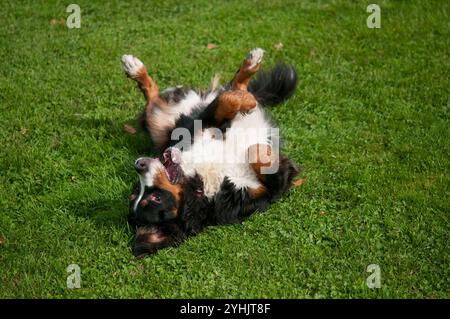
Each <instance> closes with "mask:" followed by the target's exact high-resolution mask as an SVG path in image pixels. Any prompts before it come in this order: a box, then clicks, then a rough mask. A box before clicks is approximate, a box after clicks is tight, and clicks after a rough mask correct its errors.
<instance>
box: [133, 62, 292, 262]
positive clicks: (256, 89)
mask: <svg viewBox="0 0 450 319" xmlns="http://www.w3.org/2000/svg"><path fill="white" fill-rule="evenodd" d="M296 85H297V73H296V72H295V70H294V68H293V67H291V66H288V65H284V64H279V65H277V66H276V67H275V68H274V69H273V70H271V71H269V72H259V73H258V75H257V77H256V78H255V79H253V80H251V81H250V85H249V91H250V92H251V93H252V94H253V95H254V96H255V97H256V99H257V100H258V102H259V103H260V104H262V105H264V106H271V105H276V104H279V103H281V102H283V101H285V100H286V99H288V98H289V97H290V96H291V95H292V94H293V92H294V90H295V88H296ZM226 89H227V87H224V88H223V89H221V90H226ZM185 92H186V91H185V89H175V90H171V91H167V92H166V94H163V96H162V99H164V100H165V101H166V102H168V103H172V102H173V103H178V102H180V101H181V100H182V99H183V98H184V97H185ZM216 109H217V98H216V99H215V100H214V101H213V102H212V103H211V104H210V105H208V106H206V107H204V108H202V109H196V110H195V111H194V112H193V113H192V114H190V115H182V116H180V118H179V119H178V120H177V121H176V124H175V127H174V128H177V127H183V128H187V129H189V130H190V132H191V136H192V137H193V136H194V133H195V132H194V120H196V119H199V120H202V126H203V128H205V127H217V124H218V123H215V120H214V114H215V111H216ZM229 125H230V121H225V122H224V123H221V124H220V126H219V127H218V128H219V129H222V130H224V129H226V128H227V127H229ZM171 133H172V131H169V132H168V134H169V136H168V137H169V138H168V141H170V142H169V143H168V145H167V146H173V145H175V144H176V143H178V141H177V140H174V141H173V140H172V139H171V138H170V135H171ZM297 174H298V169H297V167H296V166H295V164H294V163H293V162H291V161H290V160H289V159H287V158H286V157H283V156H280V158H279V169H278V171H277V172H276V173H274V174H267V175H264V181H263V184H264V187H265V189H266V192H264V193H263V194H262V195H261V196H259V197H257V198H254V197H253V196H252V195H251V194H250V193H249V191H248V190H246V189H236V187H235V185H234V184H233V183H232V182H231V181H230V180H229V179H228V178H225V179H224V180H223V182H222V184H221V187H220V190H219V191H218V192H217V193H216V194H215V196H214V197H213V198H211V199H208V198H207V197H206V196H205V195H204V194H203V181H202V178H201V177H200V176H199V175H196V176H194V177H190V178H185V179H184V180H183V181H182V185H183V196H182V200H181V202H180V203H178V205H177V213H176V214H175V215H174V214H173V213H172V212H173V208H174V205H175V201H174V199H173V196H172V195H171V194H167V193H164V192H162V193H161V196H162V198H161V199H162V201H161V203H159V204H154V203H152V204H148V205H145V207H140V206H138V207H139V208H138V210H137V211H136V212H135V211H134V210H133V207H134V201H135V198H134V199H133V200H132V201H131V203H130V214H129V223H130V225H131V226H132V227H133V228H135V229H136V236H135V240H134V244H133V253H134V254H135V255H136V256H143V255H146V254H152V253H154V252H156V251H157V250H158V249H161V248H164V247H170V246H176V245H178V244H180V243H181V242H183V241H184V240H186V239H187V238H188V237H189V236H193V235H195V234H197V233H199V232H200V231H201V230H202V229H204V228H205V227H208V226H211V225H223V224H232V223H239V222H242V221H243V220H244V219H245V218H247V217H248V216H250V215H251V214H252V213H254V212H255V211H263V210H265V209H267V208H268V207H269V205H270V204H271V203H273V202H275V201H276V200H277V199H279V198H280V196H282V195H283V194H284V193H285V192H286V191H287V190H288V189H289V188H290V187H291V185H292V181H293V179H294V177H295V176H296V175H297ZM155 191H159V190H158V189H153V188H146V189H145V192H144V196H143V198H147V196H149V195H150V194H151V193H152V192H155ZM138 194H139V185H137V187H136V188H135V190H134V195H135V197H136V196H137V195H138ZM158 194H159V193H158ZM152 238H157V240H156V241H152V240H151V239H152Z"/></svg>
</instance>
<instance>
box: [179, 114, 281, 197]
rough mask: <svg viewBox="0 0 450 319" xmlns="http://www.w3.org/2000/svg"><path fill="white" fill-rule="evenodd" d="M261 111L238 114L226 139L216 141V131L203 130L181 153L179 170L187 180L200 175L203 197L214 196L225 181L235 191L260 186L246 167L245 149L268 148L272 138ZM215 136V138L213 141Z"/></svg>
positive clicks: (226, 134)
mask: <svg viewBox="0 0 450 319" xmlns="http://www.w3.org/2000/svg"><path fill="white" fill-rule="evenodd" d="M270 128H271V127H270V124H269V122H268V121H267V120H266V118H265V116H264V111H263V110H262V109H261V108H259V107H258V108H256V109H255V110H254V111H253V112H252V113H250V114H245V115H243V114H238V115H237V116H236V118H235V119H234V120H233V121H232V123H231V126H230V128H229V129H228V130H227V131H226V133H225V136H224V137H222V136H220V137H219V138H217V134H218V131H217V129H205V130H204V131H203V132H202V134H199V135H198V136H196V137H194V144H193V145H192V147H191V149H190V150H188V151H185V152H183V153H182V164H181V166H182V169H183V171H184V173H185V174H186V175H187V176H194V175H195V174H196V173H197V174H199V175H200V176H201V177H202V179H203V183H204V193H205V195H206V196H208V197H212V196H214V195H215V194H216V193H217V192H218V191H219V190H220V186H221V184H222V182H223V180H224V179H225V177H228V178H229V179H230V181H231V182H232V183H233V184H234V185H235V186H236V188H237V189H244V188H257V187H259V186H261V183H260V182H259V180H258V178H257V176H256V173H255V172H254V171H253V169H252V168H251V167H250V165H249V164H248V163H247V149H248V148H249V147H250V146H251V145H254V144H270V143H271V140H272V139H273V138H274V136H272V132H271V130H270ZM213 136H214V137H213Z"/></svg>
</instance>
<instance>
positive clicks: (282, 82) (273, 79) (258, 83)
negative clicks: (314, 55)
mask: <svg viewBox="0 0 450 319" xmlns="http://www.w3.org/2000/svg"><path fill="white" fill-rule="evenodd" d="M297 83H298V78H297V72H296V71H295V69H294V67H293V66H291V65H287V64H282V63H279V64H277V65H276V66H275V67H274V68H273V69H272V70H269V71H259V72H258V74H257V76H256V77H255V78H254V79H252V80H251V81H250V84H249V88H248V90H249V91H250V92H251V93H252V94H253V95H254V96H255V97H256V99H257V100H258V102H259V103H260V104H262V105H264V106H273V105H277V104H280V103H282V102H284V101H286V100H287V99H288V98H289V97H291V95H292V94H294V92H295V89H296V87H297Z"/></svg>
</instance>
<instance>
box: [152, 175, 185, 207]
mask: <svg viewBox="0 0 450 319" xmlns="http://www.w3.org/2000/svg"><path fill="white" fill-rule="evenodd" d="M153 185H155V186H156V187H159V188H161V189H164V190H166V191H168V192H170V193H171V194H172V195H173V197H175V201H176V203H177V206H178V205H179V203H180V200H181V195H182V192H183V189H182V187H181V184H175V185H172V184H171V183H170V181H169V179H168V178H167V175H166V173H165V172H164V170H161V171H159V172H158V173H156V175H155V177H154V179H153ZM174 213H175V214H177V213H178V211H177V212H174Z"/></svg>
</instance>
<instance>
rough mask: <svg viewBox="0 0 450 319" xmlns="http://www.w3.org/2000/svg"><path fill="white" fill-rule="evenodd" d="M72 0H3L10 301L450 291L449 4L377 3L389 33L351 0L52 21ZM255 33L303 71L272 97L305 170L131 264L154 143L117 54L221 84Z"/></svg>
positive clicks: (207, 0)
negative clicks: (231, 216)
mask: <svg viewBox="0 0 450 319" xmlns="http://www.w3.org/2000/svg"><path fill="white" fill-rule="evenodd" d="M69 3H70V2H63V1H45V2H44V1H21V2H20V3H18V2H17V1H3V2H2V10H1V11H0V21H1V25H0V56H1V59H0V114H1V115H0V144H1V151H0V172H1V173H0V210H1V211H0V297H2V298H11V297H20V298H23V297H25V298H49V297H50V298H86V297H87V298H99V297H107V298H110V297H115V298H129V297H138V298H141V297H145V298H202V297H204V298H210V297H213V298H215V297H223V298H235V297H236V298H325V297H331V298H335V297H339V298H407V297H409V298H449V297H450V280H449V278H450V266H449V247H448V243H449V212H450V210H449V203H450V194H449V190H450V174H449V173H450V160H449V158H450V130H449V127H450V126H449V120H450V94H449V93H450V81H449V74H450V56H449V55H450V54H449V47H450V43H449V38H450V24H449V21H450V20H449V17H450V3H449V2H447V1H430V0H423V1H381V0H380V1H378V2H377V3H378V4H379V5H380V7H381V28H380V29H369V28H368V27H367V25H366V19H367V17H368V16H369V14H370V13H367V12H366V7H367V5H368V4H370V3H372V2H370V1H346V0H335V1H331V0H330V1H325V0H323V1H284V0H283V1H281V0H277V1H272V0H271V1H242V0H240V1H226V2H224V1H216V0H202V1H195V2H190V1H172V0H170V1H167V0H164V1H127V2H119V1H113V2H100V1H98V2H93V1H86V0H79V1H77V4H78V5H79V6H80V7H81V28H80V29H69V28H67V27H66V26H64V25H60V24H59V23H56V24H51V20H52V19H57V21H60V19H61V18H64V19H67V17H68V16H69V14H70V13H67V12H66V7H67V5H68V4H69ZM208 43H213V44H215V45H217V47H216V48H215V49H208V48H207V44H208ZM278 43H282V44H283V47H282V48H279V47H278V48H276V47H275V45H276V44H278ZM257 46H259V47H262V48H264V49H265V50H266V59H265V62H264V67H265V68H268V67H270V66H272V65H274V64H275V63H276V62H277V61H280V60H281V61H285V62H288V63H290V64H293V65H295V66H296V68H297V71H298V73H299V78H300V81H301V82H300V85H299V87H298V89H297V92H296V94H295V95H294V97H293V98H292V99H290V100H289V101H288V102H286V103H284V104H283V105H280V106H278V107H276V108H272V109H270V110H269V112H270V114H271V115H272V116H273V118H274V119H275V120H276V121H277V123H278V124H279V126H280V129H281V132H282V134H283V135H284V137H285V139H286V142H285V145H284V153H286V154H287V155H288V156H289V157H291V158H292V159H293V160H295V161H296V162H297V163H299V164H301V165H302V167H303V169H304V170H303V172H302V174H301V177H302V178H306V183H305V184H303V185H302V186H301V187H297V188H295V189H292V190H291V191H289V193H287V194H286V195H285V196H283V198H282V199H281V200H280V201H279V202H277V203H276V204H274V205H273V206H272V207H271V208H270V209H269V210H268V211H266V212H262V213H257V214H254V215H253V216H252V217H251V218H249V219H248V220H246V221H245V222H244V223H243V224H241V225H232V226H224V227H211V228H208V229H207V230H206V231H204V232H203V233H201V234H200V235H198V236H196V237H193V238H191V239H189V240H188V241H187V242H185V243H184V244H183V245H181V246H180V247H178V248H171V249H167V250H163V251H160V252H158V253H157V254H156V255H153V256H151V257H150V258H146V259H140V260H138V259H135V258H134V257H133V256H132V254H131V249H130V241H131V239H132V232H131V231H130V229H129V228H128V226H127V223H126V215H127V211H128V199H127V197H128V195H129V193H130V191H131V186H132V184H133V183H134V182H135V181H136V180H137V176H136V174H135V172H134V170H133V167H132V164H133V161H134V159H136V158H137V157H138V156H140V155H144V154H148V153H149V152H150V150H151V145H150V141H149V139H148V137H147V136H146V135H145V134H144V133H143V132H138V133H136V134H130V133H129V132H126V130H124V125H125V124H128V125H131V126H133V127H137V120H136V116H137V115H138V113H139V112H141V110H142V107H143V105H144V103H143V97H142V96H141V93H140V92H139V91H138V90H137V89H136V88H135V85H134V84H133V83H131V81H130V80H128V79H126V77H125V76H124V73H123V71H122V70H121V66H120V57H121V55H122V54H124V53H130V54H134V55H136V56H138V57H140V58H141V59H142V60H143V61H144V63H146V64H147V66H148V68H149V72H150V74H152V75H153V76H154V78H155V80H156V81H157V83H158V84H159V86H160V87H161V88H164V87H166V86H170V85H176V84H191V85H193V86H200V87H206V86H207V85H208V83H209V81H210V79H211V77H212V76H213V75H214V73H216V72H220V73H221V75H222V77H223V78H224V79H229V78H230V77H232V75H233V73H234V71H235V70H236V68H237V67H238V65H239V63H240V62H241V61H242V58H243V57H244V56H245V55H246V54H247V52H248V51H249V50H250V49H252V48H253V47H257ZM73 263H75V264H78V265H79V266H80V268H81V288H80V289H68V288H67V286H66V279H67V276H68V273H67V272H66V267H67V266H68V265H69V264H73ZM370 264H377V265H379V267H380V271H381V287H380V288H378V289H377V288H375V289H369V288H368V286H367V284H366V278H367V277H368V276H369V275H370V273H369V272H367V271H366V269H367V266H368V265H370Z"/></svg>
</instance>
